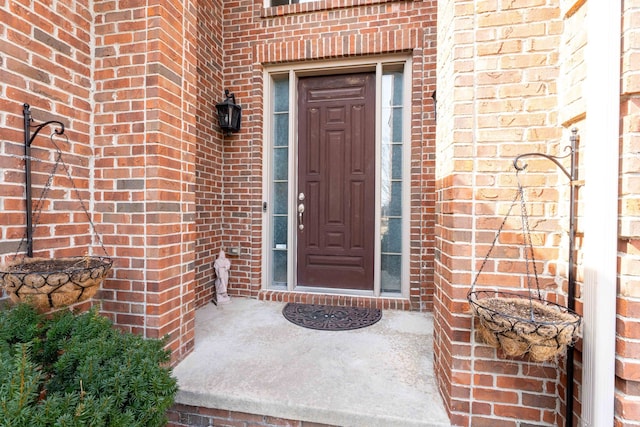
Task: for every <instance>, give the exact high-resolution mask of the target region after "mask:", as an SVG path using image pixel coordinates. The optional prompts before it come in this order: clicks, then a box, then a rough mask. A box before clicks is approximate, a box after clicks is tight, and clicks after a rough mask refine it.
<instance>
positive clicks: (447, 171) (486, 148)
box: [434, 0, 569, 426]
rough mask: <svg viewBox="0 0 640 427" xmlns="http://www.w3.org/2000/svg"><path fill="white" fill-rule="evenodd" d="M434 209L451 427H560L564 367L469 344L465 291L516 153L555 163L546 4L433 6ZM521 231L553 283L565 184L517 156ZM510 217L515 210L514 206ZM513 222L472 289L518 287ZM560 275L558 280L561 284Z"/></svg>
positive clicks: (504, 195) (552, 4)
mask: <svg viewBox="0 0 640 427" xmlns="http://www.w3.org/2000/svg"><path fill="white" fill-rule="evenodd" d="M438 13H439V17H440V19H441V20H440V21H439V31H440V36H439V41H440V43H441V44H440V46H439V50H440V52H452V55H447V54H446V53H443V54H442V56H444V57H445V58H446V59H443V60H440V62H439V71H440V72H441V73H442V74H439V76H438V85H439V91H438V93H439V94H440V93H441V91H440V88H441V87H442V88H443V91H442V92H443V98H444V99H442V100H441V101H440V102H439V103H438V109H439V110H440V109H441V112H440V113H439V114H438V119H439V122H438V126H439V132H440V131H441V130H442V131H443V132H442V133H441V134H440V135H439V137H438V147H437V156H438V172H437V178H438V181H437V188H438V191H437V195H438V197H437V204H436V212H437V218H436V257H435V258H436V277H435V285H436V296H435V300H434V305H435V307H434V314H435V369H436V374H437V376H438V378H439V380H440V388H441V391H442V394H443V396H444V400H445V405H446V406H447V408H448V410H449V411H450V414H451V422H452V424H454V425H473V426H482V425H495V423H496V422H498V423H500V425H513V426H516V425H521V424H523V423H529V424H532V425H558V423H560V424H561V422H562V421H561V417H562V415H561V414H562V400H563V399H564V395H563V394H562V391H561V387H562V386H561V384H562V381H563V379H562V369H561V367H562V366H563V365H564V362H563V361H562V360H560V361H559V362H558V363H549V364H545V365H540V364H536V363H531V362H528V361H526V360H524V359H522V360H513V359H507V358H506V357H505V356H504V355H503V354H502V352H501V351H499V350H498V351H496V350H495V349H493V348H490V347H488V346H486V345H484V344H482V343H479V342H476V340H475V339H474V336H473V334H474V331H475V327H474V323H473V322H472V319H471V316H470V315H469V312H468V310H469V307H468V303H467V301H466V296H467V292H468V291H469V289H470V286H471V284H472V283H473V280H474V278H475V275H476V272H477V271H478V269H479V268H480V266H481V265H482V262H483V260H484V258H485V256H486V254H487V252H488V250H489V248H490V246H491V242H492V241H493V239H494V236H495V233H496V231H497V229H498V227H499V226H500V224H501V222H502V219H503V217H504V215H505V214H506V212H507V210H508V208H509V206H510V205H511V202H512V200H513V197H514V195H515V191H516V185H517V181H516V179H515V170H514V168H513V166H512V162H513V159H514V158H515V156H517V155H518V154H522V153H526V152H542V153H545V154H561V153H560V151H559V147H563V146H564V145H567V144H568V143H569V141H568V136H569V132H565V133H563V130H562V126H561V124H560V123H559V120H558V117H559V101H558V85H557V80H558V76H559V65H560V62H559V52H558V49H557V47H558V46H559V45H560V44H561V43H560V42H561V35H562V29H563V17H562V16H561V14H560V7H559V5H558V2H556V1H547V0H529V1H521V2H480V3H478V2H455V1H450V2H440V3H439V9H438ZM527 163H528V164H529V167H528V169H527V173H525V174H523V175H522V176H521V182H522V184H523V185H524V186H525V187H527V191H526V198H527V201H528V202H529V203H528V206H527V207H528V214H529V224H530V225H531V227H532V240H533V243H534V245H535V258H536V261H537V271H538V273H539V277H540V283H541V285H542V286H543V287H544V288H545V289H546V290H549V291H555V292H558V293H559V294H560V297H559V298H560V300H561V301H562V300H563V299H564V293H565V292H566V286H565V289H563V287H561V286H558V285H556V284H555V282H554V279H555V275H556V271H557V270H558V269H557V267H556V266H557V264H558V260H560V262H562V260H565V259H566V253H565V251H562V250H559V249H558V246H559V244H560V241H561V239H560V237H561V236H562V230H566V228H567V225H568V223H567V218H566V215H567V214H566V212H565V211H562V210H560V209H559V208H558V206H560V205H563V204H564V205H567V206H568V203H566V202H565V201H566V200H567V197H566V196H567V195H566V194H565V193H566V191H565V190H564V187H566V185H567V183H566V179H564V178H563V175H562V174H561V172H560V171H558V170H557V169H555V167H554V166H553V165H552V164H551V163H548V162H547V161H546V160H543V159H541V160H537V159H527ZM516 212H518V209H516ZM519 222H520V219H519V217H518V214H517V213H516V216H515V217H513V218H511V219H510V220H509V221H508V222H507V223H506V225H505V229H504V231H503V233H502V234H501V236H500V239H499V240H498V242H497V246H496V247H495V248H494V250H493V252H492V256H491V257H490V258H489V260H488V262H487V264H486V265H485V267H484V269H483V270H482V274H481V275H480V276H479V277H478V282H477V288H476V289H485V288H487V287H489V288H493V287H494V286H498V287H500V288H502V289H504V290H509V289H511V290H513V289H520V288H522V287H525V288H526V281H525V280H524V279H525V277H524V276H525V275H524V271H525V269H524V265H523V262H524V255H523V253H522V251H521V250H520V243H519V242H521V231H520V230H521V225H520V224H519ZM565 274H566V273H564V272H563V273H562V274H561V275H565Z"/></svg>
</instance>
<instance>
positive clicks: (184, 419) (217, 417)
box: [167, 405, 332, 427]
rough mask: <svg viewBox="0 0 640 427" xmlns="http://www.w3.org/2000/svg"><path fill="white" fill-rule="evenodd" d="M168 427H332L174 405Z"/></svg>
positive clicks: (169, 415)
mask: <svg viewBox="0 0 640 427" xmlns="http://www.w3.org/2000/svg"><path fill="white" fill-rule="evenodd" d="M168 417H169V424H167V427H192V426H193V427H196V426H197V427H209V426H234V427H332V426H330V425H328V424H318V423H310V422H306V421H298V420H288V419H283V418H276V417H270V416H267V415H255V414H247V413H243V412H234V411H227V410H223V409H209V408H196V407H194V406H187V405H174V406H173V407H172V408H171V409H170V410H169V412H168Z"/></svg>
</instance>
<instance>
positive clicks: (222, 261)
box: [213, 249, 231, 304]
mask: <svg viewBox="0 0 640 427" xmlns="http://www.w3.org/2000/svg"><path fill="white" fill-rule="evenodd" d="M213 268H214V269H215V270H216V276H218V277H217V278H216V281H215V284H216V302H217V303H220V304H228V303H230V302H231V298H230V297H229V295H227V284H228V283H229V268H231V261H229V259H228V258H227V257H226V256H225V254H224V251H223V250H222V249H220V253H219V254H218V259H216V262H214V263H213Z"/></svg>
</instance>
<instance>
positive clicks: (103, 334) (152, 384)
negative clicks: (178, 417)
mask: <svg viewBox="0 0 640 427" xmlns="http://www.w3.org/2000/svg"><path fill="white" fill-rule="evenodd" d="M169 356H170V354H169V351H167V350H164V341H161V340H150V339H144V338H142V337H140V336H137V335H133V334H130V333H122V332H120V331H118V330H117V329H115V328H113V326H112V324H111V322H110V321H109V320H108V319H106V318H104V317H102V316H100V315H98V313H97V311H96V310H95V309H94V310H92V311H89V312H86V313H84V314H80V315H76V314H73V313H71V312H70V311H63V312H58V313H56V314H54V315H53V316H49V317H47V316H43V315H39V314H38V313H37V312H36V311H35V310H34V309H33V308H31V307H30V306H28V305H26V304H20V305H17V306H15V307H13V308H11V309H9V310H3V311H0V378H2V382H1V383H0V427H5V426H6V427H9V426H11V427H22V426H24V427H39V426H43V427H44V426H60V427H63V426H64V427H67V426H73V427H80V426H95V427H99V426H113V427H136V426H140V427H153V426H163V425H165V424H166V421H167V420H166V411H167V409H169V407H170V406H171V405H172V404H173V401H174V397H175V394H176V392H177V385H176V380H175V378H173V377H172V376H171V369H170V368H169V367H168V366H167V362H168V361H169Z"/></svg>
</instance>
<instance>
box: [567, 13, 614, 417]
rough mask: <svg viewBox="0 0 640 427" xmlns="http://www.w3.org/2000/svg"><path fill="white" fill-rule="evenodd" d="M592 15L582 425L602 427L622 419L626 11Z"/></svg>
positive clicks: (588, 53)
mask: <svg viewBox="0 0 640 427" xmlns="http://www.w3.org/2000/svg"><path fill="white" fill-rule="evenodd" d="M587 7H588V10H587V25H586V27H587V28H588V33H587V37H588V40H587V45H586V56H585V57H586V62H587V78H586V84H585V88H589V91H588V92H585V93H584V96H585V98H586V110H587V119H586V132H585V134H586V135H585V136H586V138H585V160H584V171H585V184H586V185H585V189H584V207H585V209H584V224H585V225H584V233H585V236H584V349H583V350H584V354H583V358H584V367H583V372H584V378H583V386H582V387H583V402H582V410H583V413H582V421H583V425H585V426H597V427H599V426H610V425H613V419H614V413H615V410H614V393H615V356H616V350H615V336H616V297H617V236H618V191H617V189H618V162H619V138H620V135H619V123H620V122H619V121H620V38H621V27H620V21H621V12H622V3H621V0H608V1H606V2H604V1H595V2H587ZM570 386H571V385H570Z"/></svg>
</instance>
